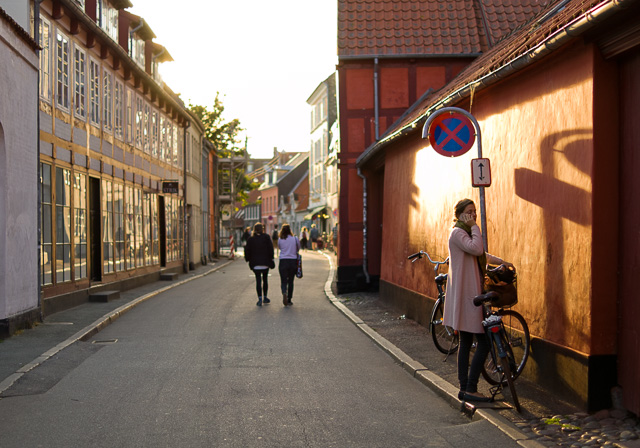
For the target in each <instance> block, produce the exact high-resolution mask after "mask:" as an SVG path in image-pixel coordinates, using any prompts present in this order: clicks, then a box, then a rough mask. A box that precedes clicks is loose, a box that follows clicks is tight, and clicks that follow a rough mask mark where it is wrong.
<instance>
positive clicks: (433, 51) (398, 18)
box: [338, 0, 553, 59]
mask: <svg viewBox="0 0 640 448" xmlns="http://www.w3.org/2000/svg"><path fill="white" fill-rule="evenodd" d="M550 2H553V0H482V1H480V0H426V1H425V0H409V1H394V0H338V57H339V58H341V59H345V58H347V59H348V58H362V57H381V56H412V57H429V56H445V55H448V56H463V55H464V56H469V55H478V54H479V53H482V52H484V51H486V50H487V49H489V48H490V47H491V46H493V45H494V44H495V42H497V41H498V40H499V39H501V38H502V37H504V36H505V35H506V34H508V33H509V32H510V31H511V30H513V29H514V28H515V27H517V26H519V25H521V24H522V23H524V22H526V21H527V19H528V18H529V17H531V16H532V15H533V14H535V13H537V12H538V11H540V10H541V9H542V8H543V7H544V6H545V5H546V4H548V3H550Z"/></svg>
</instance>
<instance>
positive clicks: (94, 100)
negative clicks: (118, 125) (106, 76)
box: [89, 59, 100, 126]
mask: <svg viewBox="0 0 640 448" xmlns="http://www.w3.org/2000/svg"><path fill="white" fill-rule="evenodd" d="M89 112H90V115H91V123H93V124H95V125H96V126H100V65H98V63H97V62H96V61H94V60H93V59H91V60H90V61H89Z"/></svg>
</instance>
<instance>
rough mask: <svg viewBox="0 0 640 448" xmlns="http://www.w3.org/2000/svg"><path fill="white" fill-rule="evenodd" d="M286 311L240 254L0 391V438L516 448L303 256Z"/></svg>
mask: <svg viewBox="0 0 640 448" xmlns="http://www.w3.org/2000/svg"><path fill="white" fill-rule="evenodd" d="M304 259H305V266H304V267H305V273H304V278H303V279H299V280H296V292H295V293H294V298H293V302H294V305H293V306H292V307H283V306H282V299H281V295H280V294H279V275H278V273H277V270H274V271H271V273H272V275H271V277H270V278H269V281H270V293H269V296H270V298H271V299H272V303H271V304H269V305H265V306H263V307H257V306H256V304H255V302H256V298H255V282H254V277H253V274H252V273H251V271H249V269H248V267H247V265H246V264H245V263H244V261H243V260H238V261H236V262H234V263H232V264H230V265H228V266H226V267H225V268H223V269H221V270H219V271H217V272H215V273H212V274H211V275H208V276H205V277H202V278H198V279H196V280H193V281H191V282H188V283H185V284H184V285H181V286H178V287H176V288H173V289H171V290H169V291H166V292H163V293H161V294H159V295H158V296H156V297H154V298H152V299H150V300H147V301H145V302H144V303H142V304H140V305H139V306H137V307H135V308H133V309H132V310H131V311H129V312H127V313H126V314H124V315H123V316H122V317H121V318H119V319H118V320H116V321H115V322H114V323H112V324H111V325H109V326H108V327H106V328H105V329H104V330H102V331H101V332H99V333H98V334H97V335H95V336H94V337H93V338H92V339H91V340H90V341H88V342H78V343H75V344H73V345H71V346H70V347H68V348H66V349H64V350H63V351H61V352H60V353H59V354H58V355H56V356H54V357H52V358H51V359H49V360H48V361H46V362H44V363H42V364H41V365H40V366H38V367H37V368H35V369H33V370H32V371H30V372H28V373H27V374H26V375H24V376H23V377H22V378H21V379H20V380H18V381H17V382H16V383H15V384H14V385H13V386H12V387H11V388H9V389H8V390H6V391H5V392H3V394H2V398H1V399H0V440H1V443H0V445H1V446H2V447H3V448H9V447H23V446H47V447H84V446H93V447H100V446H104V447H114V446H120V447H141V446H154V447H157V446H177V447H184V446H193V447H200V446H202V447H211V446H233V447H251V446H269V447H276V446H278V447H297V446H301V447H303V446H304V447H309V446H311V447H313V446H315V447H331V446H333V447H347V446H348V447H390V446H398V447H400V446H402V447H408V446H421V447H424V446H439V447H440V446H444V447H447V446H452V447H453V446H474V447H485V446H486V447H489V446H491V447H494V446H501V447H502V446H517V444H516V443H515V442H514V441H512V440H511V439H510V438H508V437H506V436H505V435H504V434H503V433H501V432H500V431H499V430H498V429H496V428H495V427H494V426H492V425H491V424H490V423H488V422H487V421H484V420H481V421H475V422H470V421H469V420H468V419H467V418H466V417H464V416H462V415H461V414H460V413H459V412H458V411H457V410H455V409H453V408H452V407H451V406H450V405H449V404H448V403H446V402H445V401H444V400H442V399H441V398H439V397H438V396H437V395H435V394H434V393H433V392H431V391H430V390H429V389H428V388H426V387H425V386H424V385H422V384H421V383H419V382H418V381H417V380H416V379H414V378H412V377H411V376H410V375H408V374H407V373H406V372H405V371H404V370H403V369H402V368H400V367H399V366H398V365H397V364H396V363H394V361H393V360H392V358H391V357H389V356H388V355H387V354H385V353H384V352H383V351H382V350H380V349H379V348H378V347H377V346H376V345H375V344H374V343H373V342H372V341H371V340H370V339H369V338H368V337H367V336H366V335H365V334H363V333H362V332H361V331H359V330H358V329H357V328H356V327H355V326H354V325H353V324H352V323H351V322H350V321H349V320H348V319H346V318H345V317H344V316H343V315H342V314H341V313H340V312H339V311H338V310H337V309H336V308H335V307H334V306H333V305H331V303H330V302H329V301H328V300H327V298H326V296H325V294H324V292H323V286H324V283H325V282H326V280H327V275H328V272H329V264H328V262H327V260H326V258H325V257H324V256H322V255H320V254H315V253H306V254H304Z"/></svg>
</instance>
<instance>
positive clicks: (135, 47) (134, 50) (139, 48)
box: [129, 32, 145, 68]
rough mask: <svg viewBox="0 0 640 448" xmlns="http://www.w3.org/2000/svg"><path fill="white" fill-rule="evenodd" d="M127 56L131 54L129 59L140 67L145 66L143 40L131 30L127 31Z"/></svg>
mask: <svg viewBox="0 0 640 448" xmlns="http://www.w3.org/2000/svg"><path fill="white" fill-rule="evenodd" d="M129 56H131V59H133V60H134V61H135V63H136V64H138V65H139V66H140V67H141V68H145V64H144V41H143V40H142V39H140V38H139V37H138V36H136V35H135V34H134V33H132V32H129Z"/></svg>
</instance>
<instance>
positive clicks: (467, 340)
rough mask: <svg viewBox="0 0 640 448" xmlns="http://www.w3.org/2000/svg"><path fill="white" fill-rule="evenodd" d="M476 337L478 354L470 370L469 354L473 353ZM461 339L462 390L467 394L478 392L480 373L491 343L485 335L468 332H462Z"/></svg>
mask: <svg viewBox="0 0 640 448" xmlns="http://www.w3.org/2000/svg"><path fill="white" fill-rule="evenodd" d="M474 335H475V336H476V341H478V345H477V346H476V352H475V354H474V355H473V359H472V360H471V369H469V354H470V352H471V345H472V344H473V336H474ZM459 337H460V346H459V347H458V381H460V390H463V391H465V392H478V380H479V379H480V372H481V371H482V366H483V365H484V362H485V360H486V359H487V355H488V354H489V341H488V340H487V336H486V335H485V334H484V333H468V332H466V331H460V332H459Z"/></svg>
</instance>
